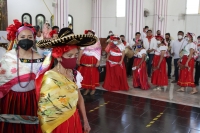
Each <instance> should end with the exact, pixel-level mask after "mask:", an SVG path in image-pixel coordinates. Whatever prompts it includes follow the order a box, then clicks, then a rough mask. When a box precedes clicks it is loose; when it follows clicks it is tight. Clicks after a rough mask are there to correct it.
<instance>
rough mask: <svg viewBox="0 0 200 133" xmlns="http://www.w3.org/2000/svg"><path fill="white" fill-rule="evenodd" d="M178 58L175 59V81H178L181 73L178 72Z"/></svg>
mask: <svg viewBox="0 0 200 133" xmlns="http://www.w3.org/2000/svg"><path fill="white" fill-rule="evenodd" d="M178 60H179V58H178V59H174V68H175V81H178V77H179V74H178V70H179V68H178Z"/></svg>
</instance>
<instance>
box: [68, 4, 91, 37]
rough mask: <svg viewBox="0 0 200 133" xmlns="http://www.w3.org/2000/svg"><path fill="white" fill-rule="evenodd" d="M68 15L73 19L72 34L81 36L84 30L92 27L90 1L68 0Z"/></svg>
mask: <svg viewBox="0 0 200 133" xmlns="http://www.w3.org/2000/svg"><path fill="white" fill-rule="evenodd" d="M68 3H69V9H68V11H69V14H70V15H72V16H73V19H74V28H73V29H74V33H75V34H83V33H84V31H85V30H86V29H91V27H92V20H91V18H92V1H91V0H69V2H68Z"/></svg>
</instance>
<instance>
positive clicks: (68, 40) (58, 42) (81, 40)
mask: <svg viewBox="0 0 200 133" xmlns="http://www.w3.org/2000/svg"><path fill="white" fill-rule="evenodd" d="M58 37H59V38H58V39H54V40H41V41H39V42H37V44H36V45H37V46H38V47H39V48H54V47H57V46H65V45H77V46H81V47H85V46H90V45H93V44H95V43H96V42H97V41H98V38H97V37H96V36H94V35H87V34H79V35H74V33H73V31H72V30H71V29H70V28H62V29H61V30H60V32H59V34H58Z"/></svg>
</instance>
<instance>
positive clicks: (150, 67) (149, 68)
mask: <svg viewBox="0 0 200 133" xmlns="http://www.w3.org/2000/svg"><path fill="white" fill-rule="evenodd" d="M148 56H149V60H148V61H147V66H148V69H147V73H148V76H149V77H150V76H151V71H152V61H153V57H154V54H148Z"/></svg>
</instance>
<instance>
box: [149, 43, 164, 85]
mask: <svg viewBox="0 0 200 133" xmlns="http://www.w3.org/2000/svg"><path fill="white" fill-rule="evenodd" d="M167 48H168V47H167V46H160V47H157V48H156V50H155V55H154V58H153V63H152V67H153V68H154V67H157V66H158V63H159V60H160V57H161V56H160V55H161V52H162V51H165V52H166V51H167ZM165 55H166V54H165ZM151 83H152V84H153V85H157V86H167V85H168V77H167V70H166V60H165V58H163V59H162V61H161V63H160V67H159V68H158V69H156V70H154V71H153V73H152V77H151Z"/></svg>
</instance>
